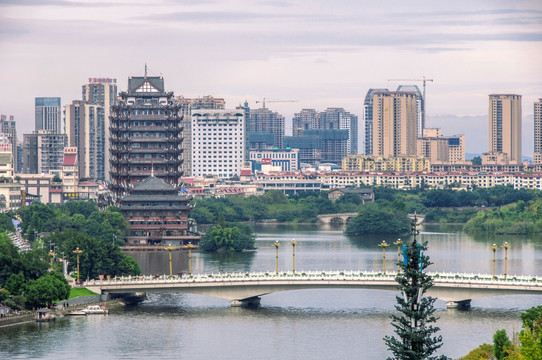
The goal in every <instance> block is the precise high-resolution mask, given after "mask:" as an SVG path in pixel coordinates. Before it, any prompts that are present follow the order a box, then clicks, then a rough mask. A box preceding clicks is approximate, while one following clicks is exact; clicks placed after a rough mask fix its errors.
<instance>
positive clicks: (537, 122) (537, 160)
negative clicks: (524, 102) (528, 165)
mask: <svg viewBox="0 0 542 360" xmlns="http://www.w3.org/2000/svg"><path fill="white" fill-rule="evenodd" d="M533 114H534V154H533V164H542V99H538V101H536V102H535V103H534V113H533Z"/></svg>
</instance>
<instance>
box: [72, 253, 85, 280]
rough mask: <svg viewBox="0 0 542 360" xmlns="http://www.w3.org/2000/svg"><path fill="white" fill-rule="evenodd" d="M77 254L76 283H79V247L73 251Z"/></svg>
mask: <svg viewBox="0 0 542 360" xmlns="http://www.w3.org/2000/svg"><path fill="white" fill-rule="evenodd" d="M73 253H74V254H76V255H77V284H79V255H81V254H82V253H83V250H79V247H78V248H77V249H75V250H74V251H73Z"/></svg>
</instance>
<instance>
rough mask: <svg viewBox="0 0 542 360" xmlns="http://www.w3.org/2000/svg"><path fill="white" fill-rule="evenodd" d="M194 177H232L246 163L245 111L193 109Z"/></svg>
mask: <svg viewBox="0 0 542 360" xmlns="http://www.w3.org/2000/svg"><path fill="white" fill-rule="evenodd" d="M190 117H191V121H192V124H191V125H192V176H195V177H198V176H205V175H216V176H218V177H220V178H231V177H234V176H239V175H240V174H241V167H242V166H243V164H244V163H245V151H244V150H245V144H244V139H245V131H246V129H245V113H244V111H243V109H235V110H230V109H193V110H192V111H191V116H190Z"/></svg>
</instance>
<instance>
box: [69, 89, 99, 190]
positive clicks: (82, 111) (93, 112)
mask: <svg viewBox="0 0 542 360" xmlns="http://www.w3.org/2000/svg"><path fill="white" fill-rule="evenodd" d="M108 112H109V111H108ZM64 114H65V119H66V135H67V136H68V146H70V147H75V148H76V149H78V152H77V154H76V156H78V163H79V174H78V176H79V178H81V179H98V180H106V168H105V164H106V163H109V158H108V157H107V154H108V153H109V151H107V152H106V149H107V145H106V143H105V139H106V136H107V135H106V119H105V109H104V107H103V106H102V105H97V104H96V105H95V104H89V103H88V102H86V101H82V100H74V101H73V103H72V104H71V105H66V106H65V108H64ZM107 122H109V121H107ZM107 133H109V131H107Z"/></svg>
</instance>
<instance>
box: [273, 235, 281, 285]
mask: <svg viewBox="0 0 542 360" xmlns="http://www.w3.org/2000/svg"><path fill="white" fill-rule="evenodd" d="M273 246H274V247H275V274H276V275H277V276H278V274H279V247H280V243H279V241H278V240H275V243H274V244H273Z"/></svg>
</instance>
